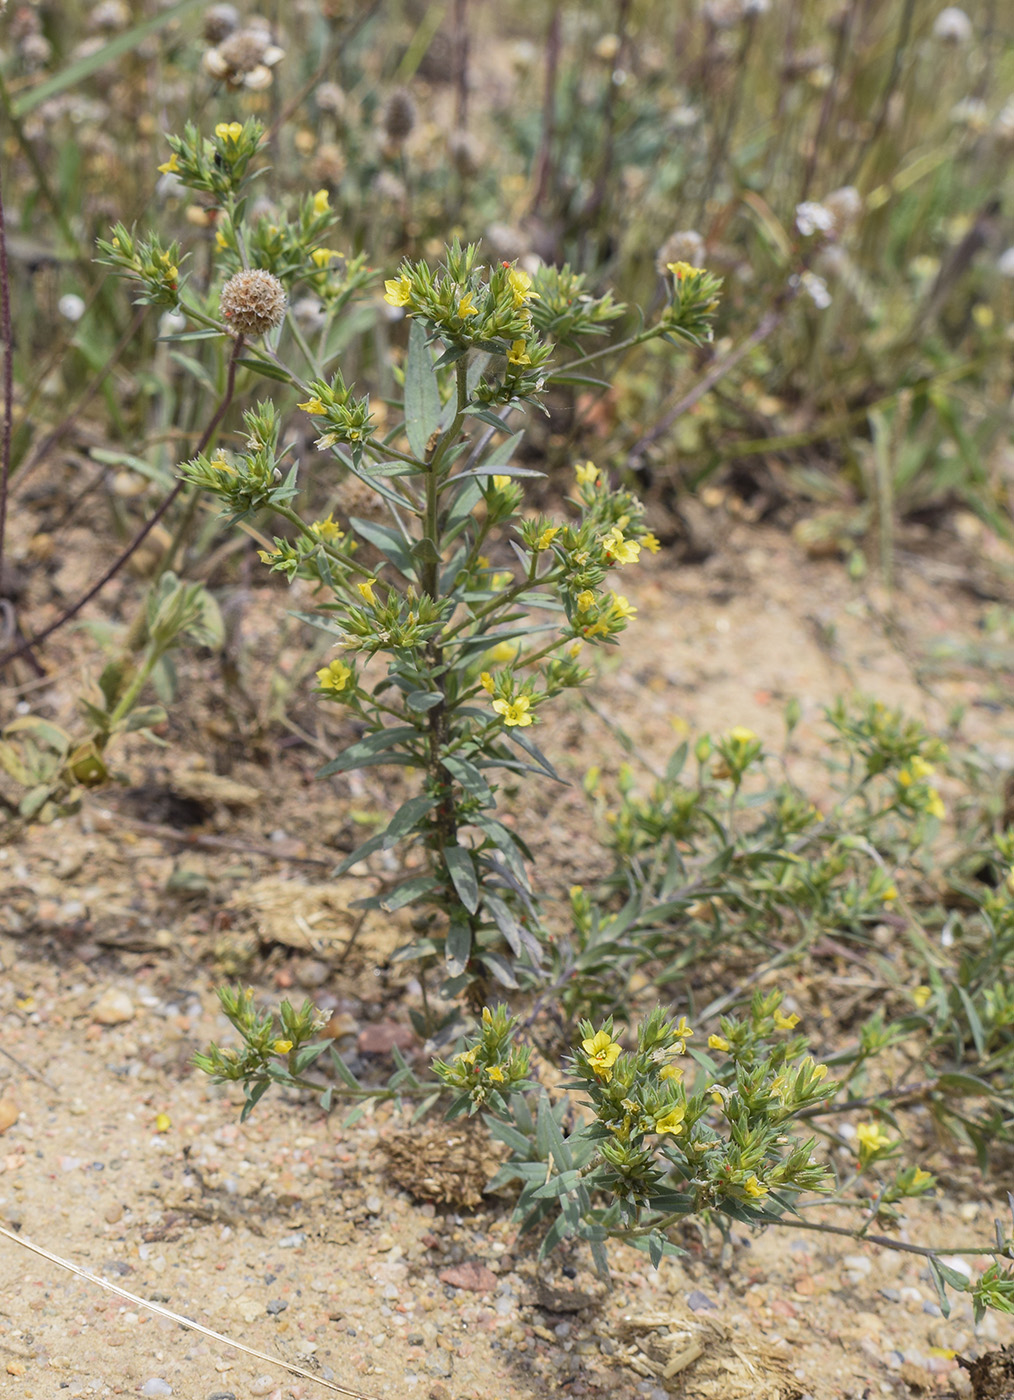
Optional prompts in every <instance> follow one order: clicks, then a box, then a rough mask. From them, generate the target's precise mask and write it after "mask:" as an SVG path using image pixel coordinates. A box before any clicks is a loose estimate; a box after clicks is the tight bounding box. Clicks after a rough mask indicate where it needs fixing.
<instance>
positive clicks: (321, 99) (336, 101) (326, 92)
mask: <svg viewBox="0 0 1014 1400" xmlns="http://www.w3.org/2000/svg"><path fill="white" fill-rule="evenodd" d="M317 106H318V107H319V108H320V110H321V111H322V112H330V114H331V116H333V117H337V118H338V119H339V121H340V120H341V119H342V117H344V116H345V112H346V109H347V107H348V98H347V97H346V96H345V92H344V89H342V88H340V87H339V86H338V84H337V83H321V85H320V87H319V88H318V89H317Z"/></svg>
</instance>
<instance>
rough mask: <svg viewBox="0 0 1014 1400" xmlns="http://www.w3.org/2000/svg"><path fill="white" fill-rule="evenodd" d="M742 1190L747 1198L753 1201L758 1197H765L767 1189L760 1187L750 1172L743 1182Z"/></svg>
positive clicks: (759, 1183)
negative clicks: (751, 1198) (750, 1197)
mask: <svg viewBox="0 0 1014 1400" xmlns="http://www.w3.org/2000/svg"><path fill="white" fill-rule="evenodd" d="M743 1190H744V1191H745V1192H746V1194H747V1195H748V1196H753V1197H754V1198H755V1199H756V1198H758V1197H760V1196H766V1195H767V1194H768V1188H767V1187H766V1186H764V1185H762V1184H761V1182H759V1181H758V1180H757V1178H756V1176H754V1174H753V1172H751V1173H750V1175H749V1176H748V1177H747V1179H746V1180H745V1181H744V1182H743Z"/></svg>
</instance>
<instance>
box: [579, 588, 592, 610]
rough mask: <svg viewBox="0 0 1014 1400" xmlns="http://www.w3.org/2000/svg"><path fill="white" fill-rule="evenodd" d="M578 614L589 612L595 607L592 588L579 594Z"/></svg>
mask: <svg viewBox="0 0 1014 1400" xmlns="http://www.w3.org/2000/svg"><path fill="white" fill-rule="evenodd" d="M575 601H576V603H577V610H578V612H587V611H588V609H589V608H593V607H594V606H595V594H594V593H593V592H592V591H591V589H590V588H586V589H585V590H584V592H583V593H579V594H578V595H577V598H576V599H575Z"/></svg>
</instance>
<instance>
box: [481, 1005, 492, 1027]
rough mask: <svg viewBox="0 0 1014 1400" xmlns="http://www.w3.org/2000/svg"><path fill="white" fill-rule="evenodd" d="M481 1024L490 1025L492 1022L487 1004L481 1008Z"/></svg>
mask: <svg viewBox="0 0 1014 1400" xmlns="http://www.w3.org/2000/svg"><path fill="white" fill-rule="evenodd" d="M482 1024H483V1025H484V1026H491V1025H492V1024H493V1013H492V1011H490V1009H489V1007H488V1006H484V1007H483V1008H482Z"/></svg>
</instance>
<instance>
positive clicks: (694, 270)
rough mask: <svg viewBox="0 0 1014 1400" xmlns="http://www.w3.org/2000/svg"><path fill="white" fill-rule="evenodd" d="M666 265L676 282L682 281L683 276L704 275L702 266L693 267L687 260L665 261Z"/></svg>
mask: <svg viewBox="0 0 1014 1400" xmlns="http://www.w3.org/2000/svg"><path fill="white" fill-rule="evenodd" d="M666 267H667V268H668V269H669V271H670V272H671V273H672V275H673V278H674V280H675V281H677V282H682V281H683V279H684V277H701V276H703V275H704V268H703V267H694V266H693V264H692V263H688V262H671V263H666Z"/></svg>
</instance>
